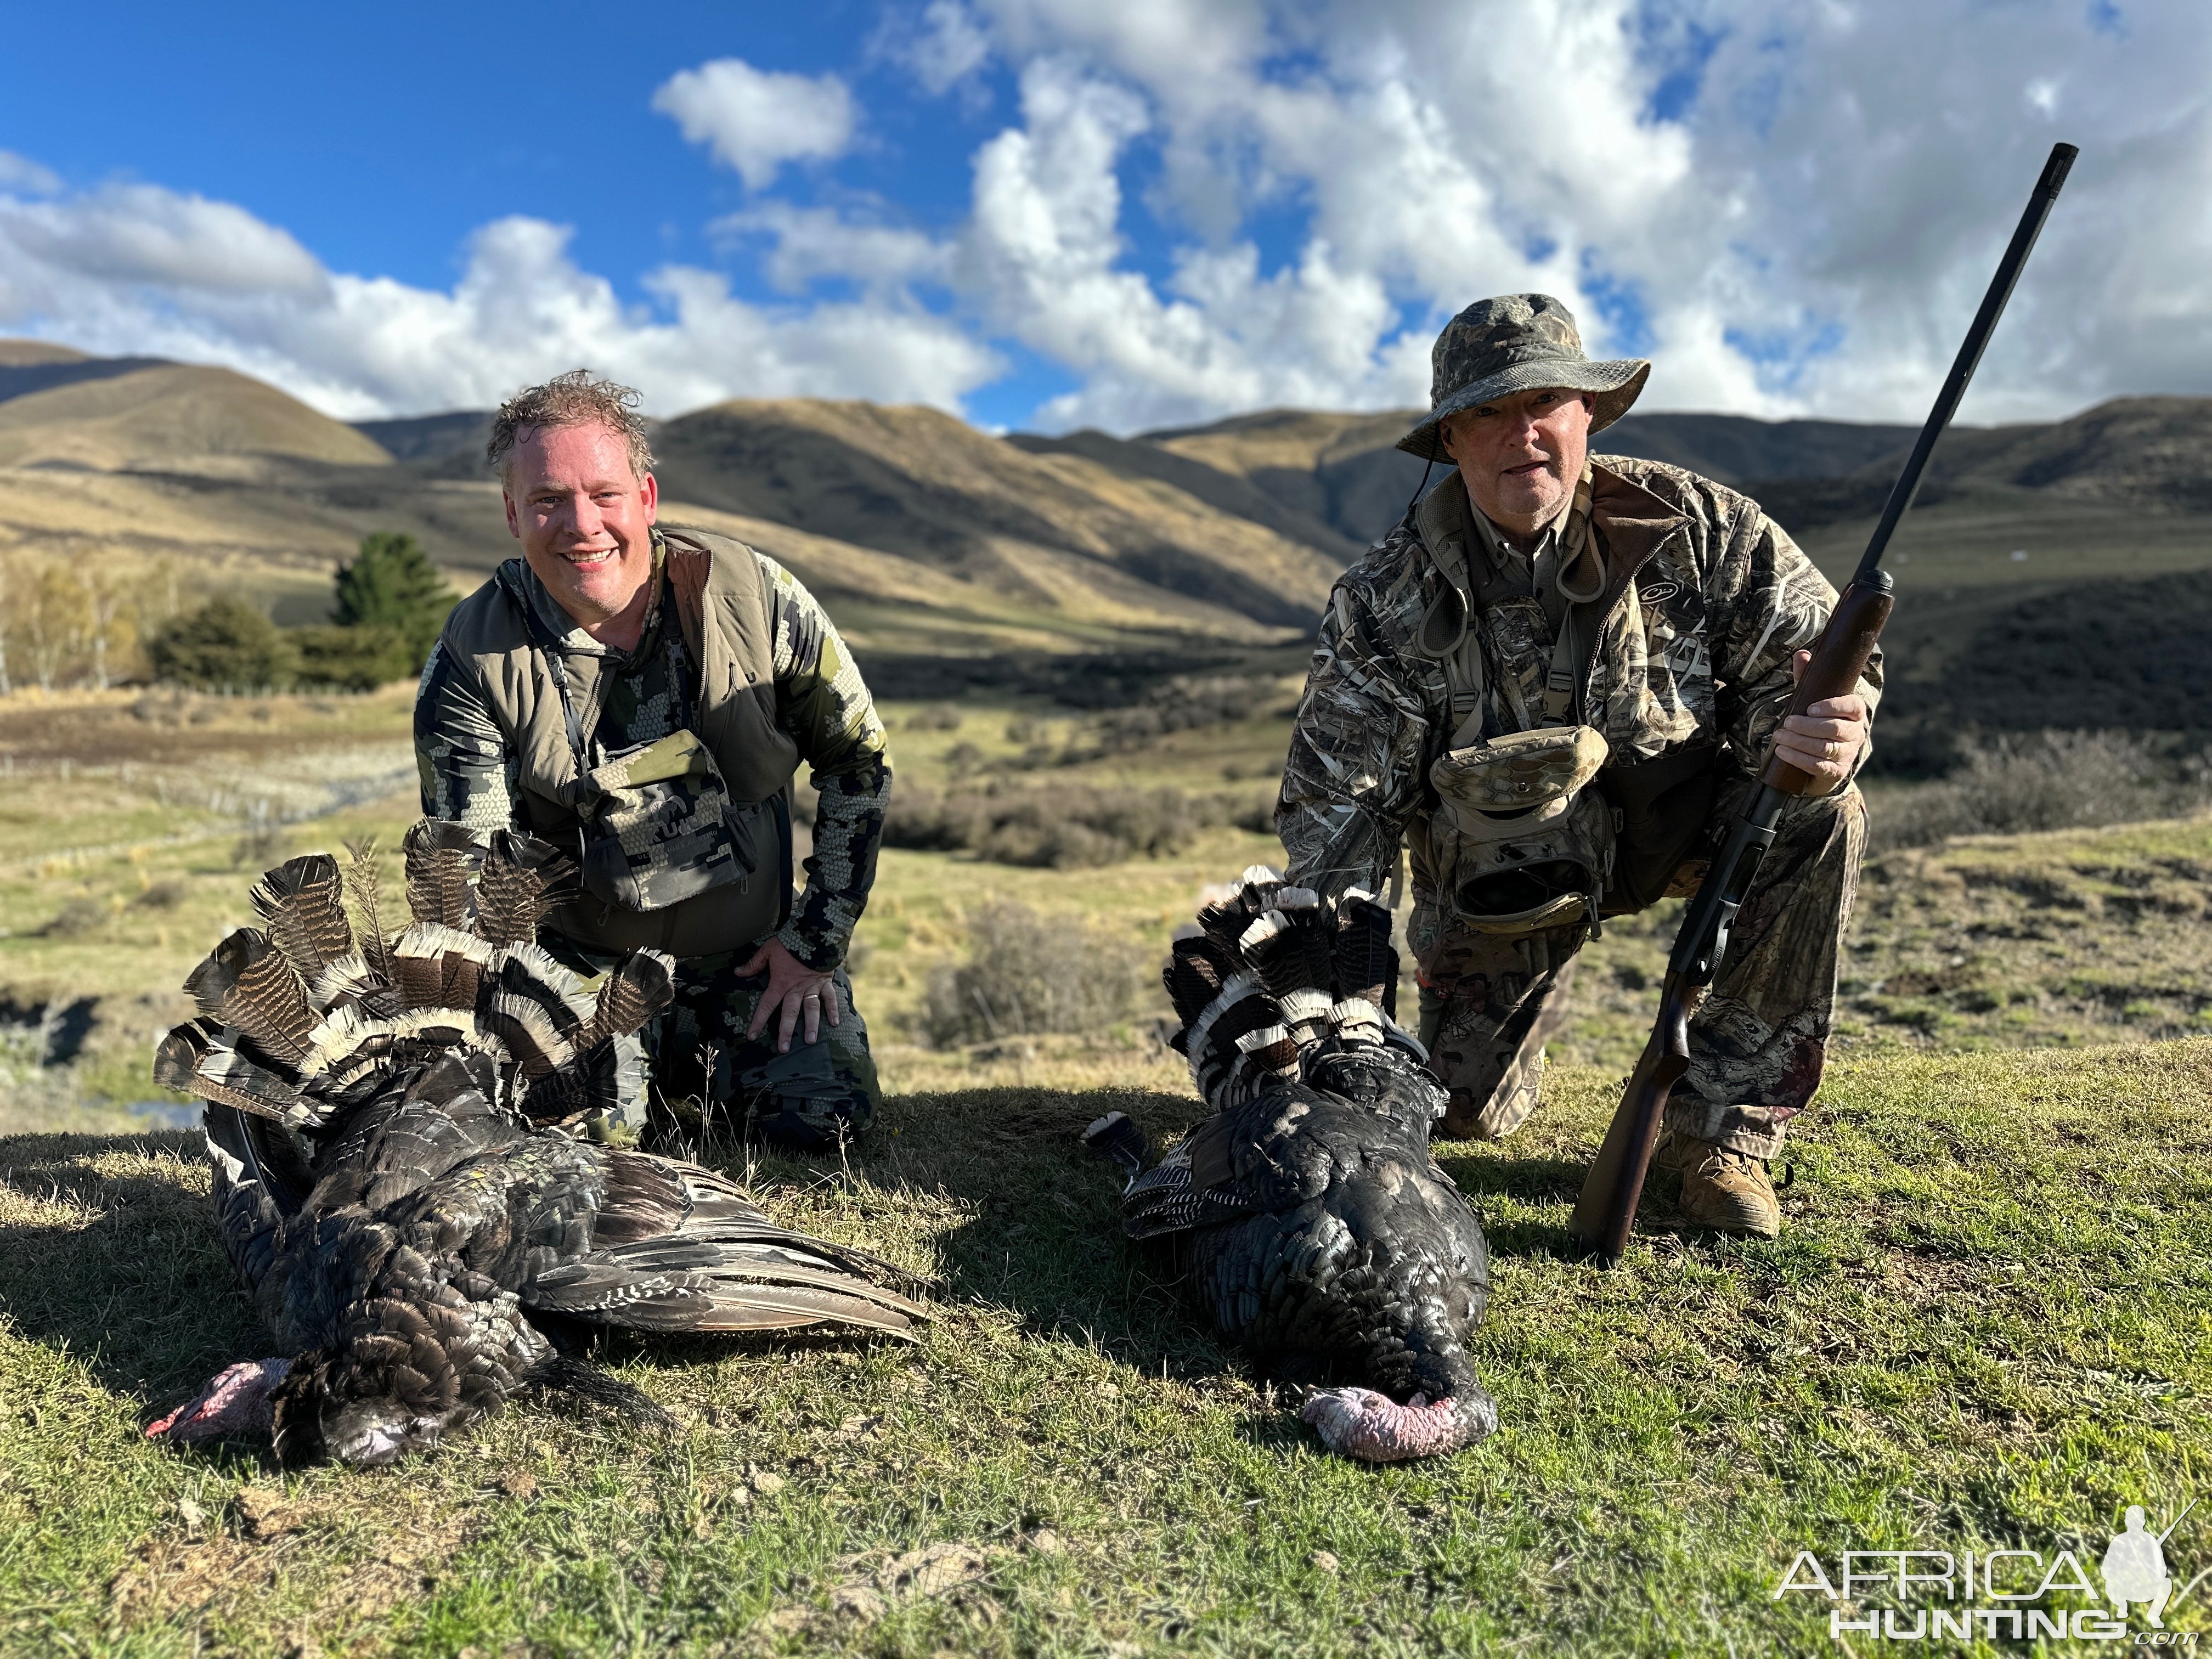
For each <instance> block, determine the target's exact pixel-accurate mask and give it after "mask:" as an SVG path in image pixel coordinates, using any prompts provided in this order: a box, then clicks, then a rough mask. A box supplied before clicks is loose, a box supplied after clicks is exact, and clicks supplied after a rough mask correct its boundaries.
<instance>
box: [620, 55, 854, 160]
mask: <svg viewBox="0 0 2212 1659" xmlns="http://www.w3.org/2000/svg"><path fill="white" fill-rule="evenodd" d="M653 108H654V109H656V110H658V111H659V112H660V113H662V114H663V115H666V116H669V117H671V118H673V119H674V120H675V122H676V124H677V125H678V126H679V127H681V128H682V129H683V130H684V137H686V138H688V139H690V141H691V142H692V143H695V144H705V145H706V146H707V147H708V149H710V150H712V151H713V153H714V158H715V160H717V161H720V162H721V163H722V164H723V165H724V166H726V167H732V168H734V169H735V170H736V172H737V173H738V177H739V178H741V179H744V181H745V187H746V188H747V189H748V190H765V189H766V188H767V187H768V186H769V185H770V184H771V183H773V182H774V181H775V175H776V173H777V170H778V169H780V168H781V167H782V166H783V164H784V163H785V162H786V161H828V160H831V159H834V158H835V157H836V156H839V155H843V154H844V153H845V151H846V149H847V148H848V146H849V145H850V144H851V143H852V142H853V132H854V125H855V121H856V118H855V114H854V107H853V94H851V93H850V92H849V91H848V90H847V88H846V86H845V83H844V82H842V81H841V80H839V79H838V78H837V77H836V76H834V75H823V76H806V75H787V74H785V73H783V72H781V71H780V70H757V69H755V68H754V67H753V66H752V65H751V64H748V63H746V62H745V61H744V59H743V58H715V59H714V61H713V62H711V63H707V64H701V65H700V66H699V67H698V68H697V69H692V70H680V71H679V72H678V73H677V74H675V75H672V76H670V77H669V78H668V79H667V81H665V82H663V83H662V85H661V86H660V88H659V90H658V91H656V92H655V93H654V94H653Z"/></svg>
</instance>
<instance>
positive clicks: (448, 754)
mask: <svg viewBox="0 0 2212 1659" xmlns="http://www.w3.org/2000/svg"><path fill="white" fill-rule="evenodd" d="M415 766H416V771H417V772H418V773H419V774H420V775H421V776H422V811H423V812H424V813H425V814H426V815H427V816H428V817H434V818H445V819H447V820H449V821H451V822H453V823H463V824H466V825H467V826H468V827H469V828H470V829H473V830H475V831H476V832H477V834H478V835H480V836H487V835H489V834H490V833H491V832H492V831H493V830H495V829H511V828H513V827H516V826H515V821H514V809H515V803H516V800H517V799H518V796H519V793H520V791H519V788H518V786H517V775H518V774H517V763H516V758H515V757H514V755H513V752H512V750H511V749H510V746H509V744H507V739H506V738H505V737H504V736H502V735H501V732H500V729H499V723H498V722H497V721H496V720H494V719H493V718H492V713H491V708H490V706H489V704H487V703H486V702H484V700H483V697H482V696H480V695H479V694H478V693H477V690H476V688H475V687H474V686H472V685H471V684H469V682H468V679H467V678H466V677H465V675H464V674H463V673H462V672H461V670H460V666H459V664H458V663H456V662H455V661H454V660H453V659H452V658H451V657H450V656H448V655H447V652H446V647H445V643H444V641H440V642H439V643H438V644H437V645H435V646H433V647H431V650H430V659H429V660H428V662H426V663H424V664H423V665H422V684H420V685H419V686H417V687H416V692H415Z"/></svg>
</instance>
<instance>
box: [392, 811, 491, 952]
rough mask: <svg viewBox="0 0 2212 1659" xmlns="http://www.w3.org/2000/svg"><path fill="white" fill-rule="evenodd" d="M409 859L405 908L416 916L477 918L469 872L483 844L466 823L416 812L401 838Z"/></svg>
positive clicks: (458, 923)
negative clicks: (480, 845) (479, 844)
mask: <svg viewBox="0 0 2212 1659" xmlns="http://www.w3.org/2000/svg"><path fill="white" fill-rule="evenodd" d="M399 849H400V852H401V853H402V854H404V856H405V859H406V861H407V908H408V909H409V911H410V913H411V914H412V915H414V918H415V920H416V921H434V922H439V923H441V924H443V925H444V926H446V927H468V926H470V924H471V922H473V921H475V919H476V913H477V903H476V895H475V893H474V892H473V891H472V890H471V888H470V886H469V878H470V877H471V875H473V874H474V873H475V872H476V866H477V860H478V859H479V858H481V857H482V855H483V849H482V848H479V847H478V846H477V843H476V838H475V837H474V836H471V835H470V833H469V832H468V829H467V828H466V827H465V825H462V824H458V823H447V821H445V820H444V819H441V818H417V819H416V821H415V823H414V825H413V827H412V828H410V829H409V830H408V831H407V834H406V836H404V838H403V839H402V840H401V842H400V843H399Z"/></svg>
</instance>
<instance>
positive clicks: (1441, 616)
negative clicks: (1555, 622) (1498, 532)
mask: <svg viewBox="0 0 2212 1659" xmlns="http://www.w3.org/2000/svg"><path fill="white" fill-rule="evenodd" d="M1475 517H1476V514H1475V510H1474V504H1473V503H1472V502H1470V501H1468V498H1467V483H1466V481H1465V480H1464V479H1462V477H1460V476H1459V474H1458V473H1457V472H1456V471H1455V472H1453V473H1452V474H1451V475H1450V476H1449V477H1447V478H1445V479H1444V481H1443V483H1440V484H1438V485H1437V487H1436V488H1435V489H1431V491H1430V492H1429V493H1428V494H1427V495H1425V496H1423V497H1422V498H1421V502H1420V505H1419V507H1416V508H1415V509H1414V511H1413V528H1414V529H1415V530H1416V531H1417V532H1419V536H1420V540H1421V546H1422V548H1423V549H1424V550H1425V551H1426V552H1427V554H1428V556H1429V559H1430V562H1431V563H1433V564H1434V565H1435V566H1436V568H1437V574H1439V575H1441V576H1442V577H1443V579H1444V583H1445V591H1444V592H1443V593H1439V594H1438V595H1437V602H1436V603H1435V604H1432V605H1430V607H1429V609H1428V611H1427V614H1426V615H1425V616H1424V617H1422V619H1421V627H1420V632H1419V635H1417V637H1416V646H1417V648H1418V649H1419V651H1420V652H1421V653H1422V654H1423V655H1424V656H1428V657H1436V658H1441V657H1443V656H1445V655H1447V654H1449V653H1450V652H1452V651H1454V650H1455V649H1456V648H1457V647H1458V645H1459V641H1461V639H1462V638H1463V637H1464V636H1465V635H1466V633H1467V628H1468V621H1469V620H1470V619H1471V618H1472V617H1474V612H1475V602H1474V586H1473V585H1472V577H1471V574H1470V572H1469V566H1468V562H1469V560H1470V558H1471V557H1472V556H1473V555H1474V549H1475V548H1477V547H1478V546H1481V545H1483V538H1482V537H1481V534H1480V531H1479V530H1478V529H1477V528H1476V526H1475V523H1474V520H1475ZM1689 522H1690V520H1689V516H1688V515H1687V514H1686V513H1680V512H1677V511H1676V510H1675V509H1674V507H1669V506H1668V504H1667V503H1666V502H1665V501H1662V500H1660V499H1659V497H1658V496H1656V495H1653V494H1652V493H1651V492H1650V490H1648V489H1645V488H1644V486H1643V485H1642V484H1639V483H1636V482H1635V481H1634V480H1633V479H1632V478H1629V477H1626V476H1625V475H1623V474H1621V473H1619V472H1615V471H1613V469H1612V468H1610V467H1607V466H1604V465H1600V464H1599V463H1597V462H1595V461H1593V462H1591V463H1590V528H1591V531H1592V532H1593V538H1594V539H1595V542H1596V544H1597V545H1598V547H1599V548H1600V549H1601V550H1602V552H1603V556H1604V559H1605V576H1606V580H1605V585H1604V586H1603V587H1602V589H1601V590H1600V592H1599V593H1598V596H1597V597H1596V598H1595V599H1593V600H1591V601H1589V604H1590V605H1592V606H1593V607H1595V611H1596V613H1597V614H1598V615H1599V616H1600V617H1604V616H1607V615H1608V614H1610V612H1611V611H1612V610H1613V606H1614V605H1617V604H1619V603H1620V597H1621V595H1622V594H1624V593H1626V592H1627V591H1628V586H1629V584H1630V583H1631V582H1632V581H1633V580H1635V579H1636V573H1637V572H1638V570H1640V569H1641V568H1643V567H1644V564H1645V562H1647V561H1649V560H1650V557H1651V556H1652V555H1653V554H1655V553H1656V552H1657V551H1658V550H1659V548H1660V545H1661V544H1662V543H1664V542H1665V541H1666V540H1667V539H1668V538H1669V537H1672V536H1674V535H1675V534H1676V533H1678V532H1680V530H1681V529H1682V528H1683V527H1684V526H1686V525H1687V524H1688V523H1689ZM1576 608H1577V611H1580V610H1581V609H1582V607H1581V606H1577V607H1576Z"/></svg>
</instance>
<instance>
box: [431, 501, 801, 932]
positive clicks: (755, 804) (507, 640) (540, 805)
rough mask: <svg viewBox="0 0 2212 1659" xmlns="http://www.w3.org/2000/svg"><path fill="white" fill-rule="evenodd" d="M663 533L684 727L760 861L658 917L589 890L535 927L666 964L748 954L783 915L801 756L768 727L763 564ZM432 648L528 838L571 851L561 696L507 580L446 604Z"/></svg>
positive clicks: (771, 714) (573, 797)
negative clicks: (682, 664)
mask: <svg viewBox="0 0 2212 1659" xmlns="http://www.w3.org/2000/svg"><path fill="white" fill-rule="evenodd" d="M660 532H661V539H662V541H663V543H664V544H665V546H666V548H667V550H668V563H667V568H666V580H667V582H668V592H667V595H666V599H669V600H672V601H673V602H674V606H675V611H676V615H677V618H678V623H679V624H680V625H681V626H682V628H683V629H684V642H685V643H686V644H687V645H688V646H690V649H691V657H692V660H693V661H694V662H695V663H696V664H697V665H698V668H699V685H698V696H697V705H698V712H697V714H696V716H695V717H694V720H693V729H694V730H695V731H696V733H697V735H698V737H699V738H700V740H701V741H702V742H703V743H704V744H706V745H707V749H708V752H709V753H711V754H712V755H713V756H714V763H715V765H716V766H718V767H719V768H720V769H721V774H722V780H723V781H724V782H725V783H726V784H727V785H728V786H729V791H730V799H731V801H732V805H733V806H734V808H735V810H736V811H737V813H738V818H739V820H740V821H739V822H737V823H732V825H731V829H732V834H733V835H734V836H736V837H737V839H738V842H739V843H740V844H741V845H742V844H744V842H747V841H748V840H749V841H750V843H751V845H752V847H753V848H755V849H756V852H757V860H758V863H757V867H756V868H755V869H754V871H753V873H752V874H751V875H750V877H749V878H746V879H744V881H742V882H738V883H736V884H731V885H726V886H722V887H717V888H714V889H713V890H710V891H708V892H704V893H702V894H700V895H698V896H696V898H690V899H685V900H684V901H683V902H680V903H677V904H672V905H670V906H669V907H667V908H665V909H661V910H648V911H635V910H623V909H620V908H616V907H613V906H610V905H606V904H603V903H601V902H599V900H598V899H596V898H592V897H591V896H588V895H586V896H584V897H582V898H580V899H577V900H575V901H574V902H571V903H568V904H567V905H564V906H562V908H560V909H558V910H556V911H555V912H554V913H553V915H551V917H550V918H549V919H548V921H547V924H546V925H547V926H548V927H551V928H552V929H554V930H555V931H556V932H557V933H562V934H563V935H565V936H566V937H568V939H573V940H574V941H575V942H576V943H577V944H579V945H583V946H585V947H586V949H589V950H594V951H629V950H635V949H638V948H640V947H650V948H652V949H653V950H658V951H667V952H668V953H669V954H670V955H671V956H676V957H702V956H710V955H713V954H714V953H716V952H718V951H750V949H751V948H752V947H753V946H754V945H757V944H758V943H759V942H760V940H761V939H764V938H766V937H767V936H768V935H769V934H770V933H774V932H775V930H776V929H777V928H779V927H781V926H782V925H783V923H784V921H785V919H786V918H787V916H788V915H789V914H790V910H791V857H792V846H791V799H790V790H791V779H792V775H793V773H794V772H796V771H797V770H798V769H799V745H798V744H795V743H793V741H792V739H791V738H790V737H789V735H788V734H787V733H786V732H784V731H783V730H782V728H781V727H780V726H777V725H776V723H775V623H774V620H773V617H772V611H771V606H770V599H771V597H772V596H771V595H770V593H769V584H768V582H767V580H766V579H765V576H764V574H763V571H762V569H761V564H760V560H759V559H758V558H757V556H755V555H754V553H753V550H751V549H750V548H749V547H747V546H746V545H745V544H744V543H743V542H739V541H733V540H732V539H731V538H729V537H727V536H717V535H714V534H713V533H711V532H708V531H704V530H689V529H678V528H675V527H673V526H666V525H664V526H661V527H660ZM511 562H512V563H513V564H515V565H520V564H521V561H520V560H514V561H511ZM442 642H443V644H444V646H445V648H446V653H447V657H448V658H449V659H451V660H452V661H453V663H454V665H456V666H457V667H462V668H464V670H465V671H466V672H468V673H470V674H471V676H472V678H474V680H475V683H476V689H477V691H478V693H479V694H480V695H481V696H483V700H484V702H485V704H486V705H487V706H488V707H489V708H490V710H491V714H492V718H493V719H494V720H495V721H497V722H498V724H499V728H500V730H501V732H503V733H504V734H505V735H506V738H507V742H508V743H509V744H512V745H513V749H514V752H515V754H516V756H517V757H518V759H519V761H520V778H519V780H518V783H519V787H520V790H521V800H522V806H523V811H524V816H525V817H526V818H527V819H528V821H529V825H530V829H531V830H532V833H533V834H535V835H538V836H544V838H545V839H546V840H548V841H550V842H554V843H556V845H559V846H563V847H572V848H573V847H574V846H575V845H576V843H577V830H578V828H579V825H580V819H579V818H578V817H577V808H576V803H577V802H578V801H579V800H580V799H582V798H583V793H584V792H585V791H586V789H587V788H588V786H587V785H586V784H585V783H584V781H583V780H582V779H581V778H580V776H579V775H578V773H577V770H576V757H575V753H574V750H573V748H572V747H571V746H570V744H569V741H568V725H567V722H566V721H565V720H563V718H562V712H561V696H560V693H559V692H558V691H557V690H556V689H555V688H554V684H553V681H552V678H551V677H550V676H549V675H548V674H547V672H546V671H545V659H544V656H543V654H542V653H540V652H539V651H538V648H537V647H536V646H535V645H534V644H533V643H532V636H531V629H530V622H529V617H527V615H526V612H525V610H524V607H523V605H522V604H521V603H520V601H519V600H518V599H516V598H515V596H514V595H513V593H511V592H509V591H508V590H507V586H506V584H505V583H504V582H501V581H499V580H492V581H488V582H486V583H485V584H484V585H483V586H481V587H479V588H478V589H477V591H476V592H474V593H471V595H470V596H469V597H468V598H467V599H463V600H462V601H461V602H460V604H459V605H456V606H455V607H454V608H453V615H452V617H450V618H448V619H447V623H446V631H445V634H444V636H443V641H442Z"/></svg>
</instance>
